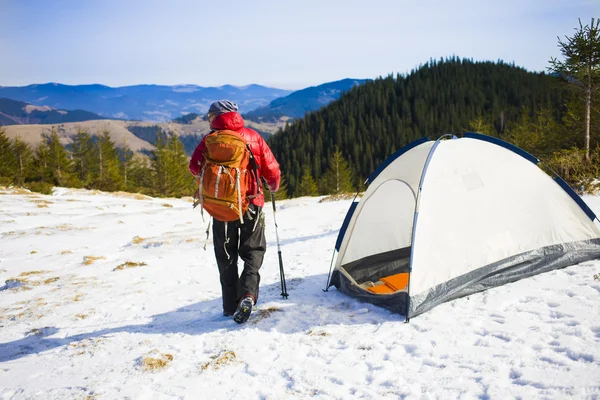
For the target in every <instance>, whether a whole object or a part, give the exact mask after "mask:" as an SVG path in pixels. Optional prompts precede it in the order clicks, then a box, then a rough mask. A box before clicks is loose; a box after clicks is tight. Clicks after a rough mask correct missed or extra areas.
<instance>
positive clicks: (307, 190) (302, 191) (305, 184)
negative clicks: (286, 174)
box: [296, 167, 319, 196]
mask: <svg viewBox="0 0 600 400" xmlns="http://www.w3.org/2000/svg"><path fill="white" fill-rule="evenodd" d="M296 194H297V195H298V196H317V195H318V194H319V193H318V191H317V184H316V183H315V180H314V179H313V176H312V174H311V173H310V168H308V167H305V168H304V173H303V175H302V179H301V180H300V185H298V190H297V193H296Z"/></svg>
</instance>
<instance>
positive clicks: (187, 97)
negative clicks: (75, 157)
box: [0, 79, 364, 123]
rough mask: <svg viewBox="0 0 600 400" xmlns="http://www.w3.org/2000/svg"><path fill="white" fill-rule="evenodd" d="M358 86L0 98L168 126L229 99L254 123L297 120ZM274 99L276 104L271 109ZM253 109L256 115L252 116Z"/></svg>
mask: <svg viewBox="0 0 600 400" xmlns="http://www.w3.org/2000/svg"><path fill="white" fill-rule="evenodd" d="M362 82H364V80H357V79H354V80H353V79H345V80H342V81H338V82H331V83H326V84H323V85H320V86H317V87H311V88H307V89H303V90H300V91H297V92H293V91H291V90H284V89H277V88H269V87H265V86H261V85H254V84H253V85H248V86H243V87H239V86H232V85H225V86H220V87H202V86H197V85H176V86H161V85H136V86H123V87H116V88H113V87H109V86H104V85H98V84H94V85H75V86H71V85H63V84H59V83H47V84H34V85H28V86H21V87H16V86H13V87H9V86H6V87H0V98H8V99H12V100H17V101H21V102H26V103H29V104H31V105H34V106H46V107H51V108H55V109H61V110H86V111H89V112H91V113H95V114H98V116H100V117H102V118H110V119H124V120H137V121H154V122H164V121H170V120H173V119H175V118H178V117H181V116H182V115H185V114H189V113H198V114H201V115H202V114H205V113H206V110H207V109H208V107H209V106H210V104H211V103H212V102H214V101H216V100H220V99H229V100H232V101H235V102H236V103H237V104H238V106H239V109H240V112H241V113H248V112H251V111H254V113H253V114H252V118H254V119H255V120H257V121H258V120H263V119H267V118H266V117H268V119H269V120H273V119H277V118H280V117H284V116H285V117H290V118H298V117H301V116H303V115H304V113H305V112H306V111H312V110H315V109H318V108H320V107H322V106H324V105H327V104H328V103H329V102H331V101H333V100H336V99H337V98H339V97H340V94H341V93H342V92H343V91H345V90H348V89H350V88H351V87H353V86H355V85H357V84H360V83H362ZM288 95H290V96H288ZM274 100H278V102H276V103H274V104H271V103H272V102H273V101H274ZM258 108H260V109H261V110H262V112H256V111H255V110H256V109H258ZM274 116H275V117H276V118H274ZM58 122H71V121H58ZM24 123H27V122H24Z"/></svg>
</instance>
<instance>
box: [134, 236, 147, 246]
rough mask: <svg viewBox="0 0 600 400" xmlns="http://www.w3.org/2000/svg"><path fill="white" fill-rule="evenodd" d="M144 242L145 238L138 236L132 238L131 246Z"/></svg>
mask: <svg viewBox="0 0 600 400" xmlns="http://www.w3.org/2000/svg"><path fill="white" fill-rule="evenodd" d="M144 240H146V238H143V237H140V236H134V237H133V239H131V243H133V244H140V243H142V242H143V241H144Z"/></svg>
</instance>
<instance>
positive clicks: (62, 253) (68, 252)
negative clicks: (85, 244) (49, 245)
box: [60, 250, 73, 256]
mask: <svg viewBox="0 0 600 400" xmlns="http://www.w3.org/2000/svg"><path fill="white" fill-rule="evenodd" d="M66 254H73V252H72V251H71V250H63V251H61V252H60V255H61V256H64V255H66Z"/></svg>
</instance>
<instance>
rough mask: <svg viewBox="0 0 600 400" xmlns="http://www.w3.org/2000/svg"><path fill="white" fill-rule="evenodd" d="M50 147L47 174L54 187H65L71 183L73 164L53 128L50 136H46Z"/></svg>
mask: <svg viewBox="0 0 600 400" xmlns="http://www.w3.org/2000/svg"><path fill="white" fill-rule="evenodd" d="M44 139H45V141H46V144H47V146H48V154H47V156H48V158H47V163H46V166H47V170H46V174H47V176H48V177H49V180H50V182H51V183H53V184H54V185H59V186H60V185H65V184H67V182H69V179H70V177H71V176H70V175H71V168H72V163H71V160H70V159H69V154H68V153H67V150H66V149H65V147H64V146H63V145H62V144H61V143H60V138H59V137H58V133H56V129H55V128H54V127H52V131H51V132H50V135H49V136H48V135H44Z"/></svg>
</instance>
